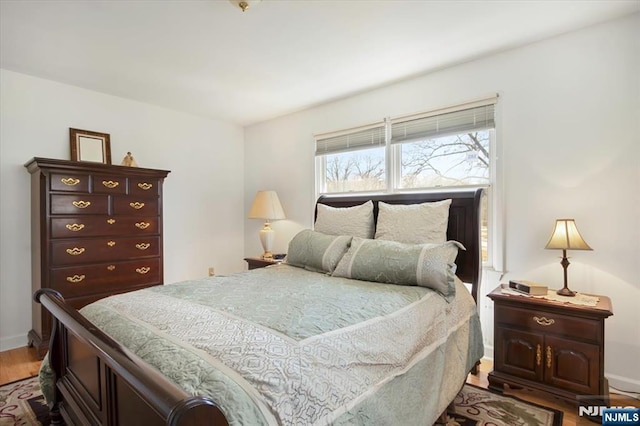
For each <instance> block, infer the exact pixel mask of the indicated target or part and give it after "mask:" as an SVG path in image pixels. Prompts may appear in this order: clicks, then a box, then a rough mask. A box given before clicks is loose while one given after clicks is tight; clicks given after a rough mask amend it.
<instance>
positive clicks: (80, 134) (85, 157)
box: [69, 128, 111, 164]
mask: <svg viewBox="0 0 640 426" xmlns="http://www.w3.org/2000/svg"><path fill="white" fill-rule="evenodd" d="M69 142H70V148H71V161H87V162H93V163H102V164H111V136H110V135H109V134H108V133H100V132H94V131H92V130H81V129H74V128H69Z"/></svg>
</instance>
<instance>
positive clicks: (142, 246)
mask: <svg viewBox="0 0 640 426" xmlns="http://www.w3.org/2000/svg"><path fill="white" fill-rule="evenodd" d="M150 246H151V244H149V243H140V244H136V248H137V249H138V250H146V249H148V248H149V247H150Z"/></svg>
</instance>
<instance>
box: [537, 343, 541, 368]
mask: <svg viewBox="0 0 640 426" xmlns="http://www.w3.org/2000/svg"><path fill="white" fill-rule="evenodd" d="M541 362H542V347H540V343H538V346H537V347H536V365H537V366H540V363H541Z"/></svg>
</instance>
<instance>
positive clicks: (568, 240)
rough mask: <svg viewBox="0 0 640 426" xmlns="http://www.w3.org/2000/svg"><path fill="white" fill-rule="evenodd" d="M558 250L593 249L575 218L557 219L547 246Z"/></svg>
mask: <svg viewBox="0 0 640 426" xmlns="http://www.w3.org/2000/svg"><path fill="white" fill-rule="evenodd" d="M545 248H547V249H558V250H593V249H592V248H591V247H589V244H587V243H586V242H585V241H584V239H583V238H582V235H580V232H579V231H578V227H577V226H576V222H575V220H574V219H557V220H556V225H555V226H554V228H553V232H552V234H551V238H549V242H548V243H547V245H546V246H545Z"/></svg>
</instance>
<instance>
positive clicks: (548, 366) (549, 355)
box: [547, 346, 553, 368]
mask: <svg viewBox="0 0 640 426" xmlns="http://www.w3.org/2000/svg"><path fill="white" fill-rule="evenodd" d="M552 358H553V355H552V353H551V346H547V368H551V359H552Z"/></svg>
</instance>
